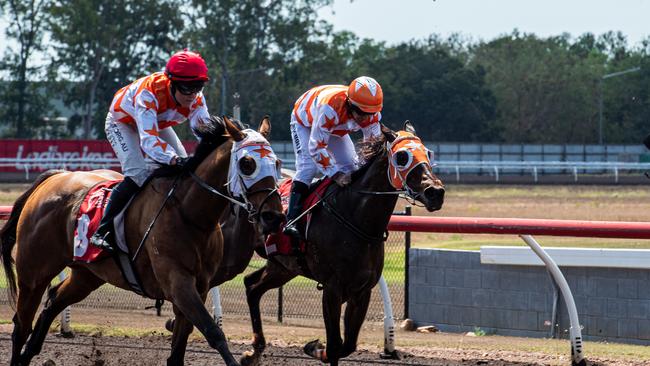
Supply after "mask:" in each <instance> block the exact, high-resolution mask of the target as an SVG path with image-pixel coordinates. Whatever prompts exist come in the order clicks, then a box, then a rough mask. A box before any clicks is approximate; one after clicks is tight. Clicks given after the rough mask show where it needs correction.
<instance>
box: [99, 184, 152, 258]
mask: <svg viewBox="0 0 650 366" xmlns="http://www.w3.org/2000/svg"><path fill="white" fill-rule="evenodd" d="M139 189H140V187H138V185H137V184H136V183H135V182H134V181H133V180H132V179H131V178H129V177H125V178H124V180H123V181H121V182H120V183H119V184H118V185H116V186H115V188H113V192H112V193H111V195H110V197H109V199H108V203H107V204H106V208H105V209H104V216H102V221H101V222H100V223H99V227H98V228H97V231H95V234H93V236H92V237H91V238H90V243H91V244H93V245H95V246H97V247H99V248H102V249H105V250H109V251H111V250H113V247H112V246H111V244H110V243H109V242H108V241H107V240H106V239H107V236H108V235H109V233H110V232H111V229H112V227H113V219H114V218H115V216H117V215H118V214H119V213H120V212H121V211H122V209H124V206H126V204H127V203H128V202H129V200H130V199H131V197H132V196H133V195H134V194H135V193H136V192H138V190H139Z"/></svg>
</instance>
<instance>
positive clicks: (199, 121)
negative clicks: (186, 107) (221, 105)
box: [187, 93, 210, 138]
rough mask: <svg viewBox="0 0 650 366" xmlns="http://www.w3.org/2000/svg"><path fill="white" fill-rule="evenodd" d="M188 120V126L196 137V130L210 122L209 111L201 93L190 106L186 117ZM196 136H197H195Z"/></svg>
mask: <svg viewBox="0 0 650 366" xmlns="http://www.w3.org/2000/svg"><path fill="white" fill-rule="evenodd" d="M187 119H188V120H189V121H190V128H191V129H192V132H194V136H195V137H196V136H197V135H196V131H200V130H201V129H202V128H203V127H204V126H206V125H208V124H210V113H208V107H207V106H206V104H205V97H204V96H203V93H199V94H198V95H197V96H196V99H195V101H194V103H192V105H191V107H190V114H189V116H188V117H187ZM197 138H198V137H197Z"/></svg>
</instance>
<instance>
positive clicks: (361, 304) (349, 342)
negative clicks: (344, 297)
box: [341, 290, 371, 358]
mask: <svg viewBox="0 0 650 366" xmlns="http://www.w3.org/2000/svg"><path fill="white" fill-rule="evenodd" d="M370 293H371V290H366V291H364V292H362V293H360V294H358V295H357V296H354V297H352V298H351V299H350V300H348V303H347V306H346V307H345V315H344V320H343V324H344V326H345V331H344V334H345V340H344V342H343V352H342V354H341V358H344V357H348V356H349V355H350V354H352V352H354V351H356V350H357V341H358V340H359V331H361V326H362V325H363V321H364V320H365V319H366V313H368V305H370Z"/></svg>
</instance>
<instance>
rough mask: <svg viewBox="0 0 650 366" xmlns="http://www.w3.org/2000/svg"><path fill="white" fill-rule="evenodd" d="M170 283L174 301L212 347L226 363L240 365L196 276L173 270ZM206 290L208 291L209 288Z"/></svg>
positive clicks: (229, 365) (232, 365)
mask: <svg viewBox="0 0 650 366" xmlns="http://www.w3.org/2000/svg"><path fill="white" fill-rule="evenodd" d="M169 284H170V285H169V286H170V288H169V289H170V292H169V294H170V295H171V299H172V303H173V304H174V305H176V306H177V307H178V309H179V310H180V312H181V313H183V314H184V315H185V317H186V318H187V319H188V320H189V321H190V322H191V323H192V325H194V326H195V327H196V329H198V330H199V331H200V332H201V333H202V334H203V336H204V337H205V339H206V340H207V341H208V344H209V345H210V347H212V348H214V349H216V350H217V351H218V352H219V354H220V355H221V357H222V358H223V360H224V362H225V363H226V365H228V366H234V365H239V364H238V363H237V361H235V358H234V357H233V356H232V353H230V350H229V349H228V342H227V341H226V336H225V335H224V334H223V331H222V330H221V328H219V326H218V325H217V323H216V322H215V321H214V319H213V318H212V316H211V315H210V313H209V312H208V310H207V309H206V308H205V302H204V301H203V300H202V299H201V295H199V292H198V290H197V288H196V281H195V279H194V277H192V276H190V275H189V274H186V275H183V274H181V273H178V272H172V273H170V274H169ZM205 291H206V293H207V289H206V290H205ZM177 320H178V319H177ZM174 326H175V325H174Z"/></svg>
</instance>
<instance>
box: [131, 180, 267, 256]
mask: <svg viewBox="0 0 650 366" xmlns="http://www.w3.org/2000/svg"><path fill="white" fill-rule="evenodd" d="M188 173H189V175H190V177H192V179H193V180H194V181H195V182H196V183H197V184H198V185H199V186H200V187H201V188H203V189H205V190H207V191H208V192H210V193H212V194H215V195H217V196H219V197H221V198H224V199H226V200H227V201H229V202H230V203H231V204H233V205H237V206H240V207H242V208H243V209H244V210H246V212H248V217H249V221H251V220H252V221H251V222H254V221H257V220H258V219H259V217H260V213H261V210H262V207H264V204H266V202H267V201H268V200H269V198H271V196H272V195H273V194H274V193H276V194H279V193H278V188H277V187H275V188H265V189H259V190H256V191H252V192H250V191H248V190H246V192H245V194H244V196H243V199H244V202H241V201H239V200H237V199H235V198H232V197H230V196H228V195H225V194H223V193H221V192H219V191H218V190H216V189H215V188H214V187H212V186H210V185H209V184H208V183H206V182H205V181H204V180H203V179H201V178H200V177H199V176H198V175H196V174H195V173H194V172H192V171H188ZM182 175H183V174H182V173H181V174H178V175H177V176H176V178H174V183H173V184H172V187H171V188H170V189H169V192H167V195H166V196H165V199H164V200H163V203H162V205H160V208H159V209H158V212H156V215H155V216H154V218H153V220H151V223H149V226H148V227H147V230H146V231H145V233H144V235H143V236H142V240H140V244H139V245H138V249H136V251H135V254H133V258H132V259H131V261H133V262H135V260H136V259H137V258H138V255H139V254H140V251H141V250H142V247H143V246H144V242H145V241H146V240H147V238H148V237H149V233H150V232H151V229H152V228H153V225H154V224H155V223H156V220H158V217H159V216H160V214H161V213H162V210H163V208H165V205H166V204H167V202H168V201H169V199H170V198H171V197H172V196H173V195H174V192H175V191H176V187H177V186H178V182H179V180H180V177H181V176H182ZM267 191H268V192H269V193H268V194H267V195H266V197H265V198H264V200H263V201H262V203H261V204H260V209H259V210H256V209H255V207H254V206H253V204H252V203H251V202H250V201H249V200H248V198H247V196H248V195H253V194H257V193H261V192H267Z"/></svg>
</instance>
